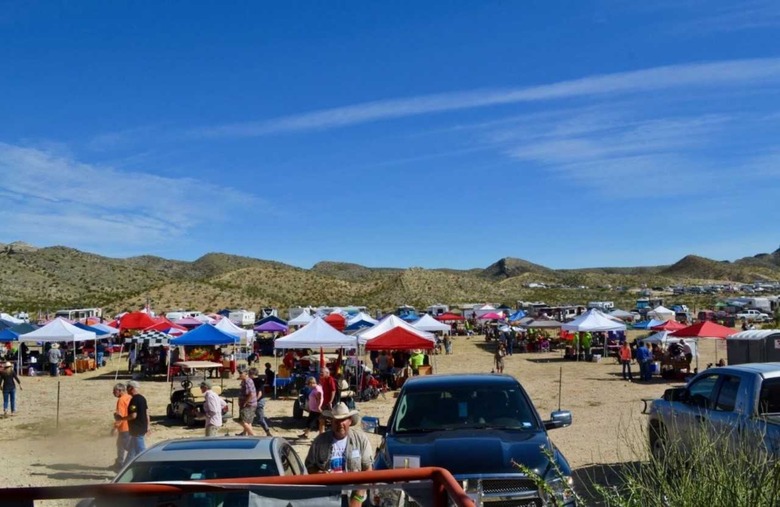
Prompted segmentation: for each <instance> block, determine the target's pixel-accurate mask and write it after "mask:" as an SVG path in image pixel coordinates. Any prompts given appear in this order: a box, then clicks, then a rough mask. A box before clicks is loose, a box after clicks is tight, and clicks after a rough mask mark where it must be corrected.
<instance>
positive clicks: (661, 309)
mask: <svg viewBox="0 0 780 507" xmlns="http://www.w3.org/2000/svg"><path fill="white" fill-rule="evenodd" d="M647 316H648V317H650V318H651V319H655V320H664V321H665V320H674V310H670V309H668V308H666V307H665V306H656V307H655V308H653V309H652V310H650V311H649V312H647Z"/></svg>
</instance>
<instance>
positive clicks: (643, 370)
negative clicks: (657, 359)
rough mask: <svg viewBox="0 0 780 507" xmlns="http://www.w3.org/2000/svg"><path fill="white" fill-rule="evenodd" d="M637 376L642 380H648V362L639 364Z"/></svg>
mask: <svg viewBox="0 0 780 507" xmlns="http://www.w3.org/2000/svg"><path fill="white" fill-rule="evenodd" d="M639 376H640V377H641V378H642V380H650V361H642V362H641V363H639Z"/></svg>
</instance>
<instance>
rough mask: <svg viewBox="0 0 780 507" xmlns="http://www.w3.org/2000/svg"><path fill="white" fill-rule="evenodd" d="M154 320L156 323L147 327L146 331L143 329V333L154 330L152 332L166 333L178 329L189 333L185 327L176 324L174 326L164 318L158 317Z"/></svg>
mask: <svg viewBox="0 0 780 507" xmlns="http://www.w3.org/2000/svg"><path fill="white" fill-rule="evenodd" d="M154 320H155V321H156V323H155V324H153V325H151V326H149V327H147V328H146V329H144V331H151V330H154V331H163V332H167V331H168V330H169V329H178V330H180V331H189V329H187V328H186V327H184V326H180V325H178V324H174V323H173V322H171V321H170V320H168V319H166V318H165V317H158V318H156V319H154Z"/></svg>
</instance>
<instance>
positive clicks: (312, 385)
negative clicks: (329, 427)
mask: <svg viewBox="0 0 780 507" xmlns="http://www.w3.org/2000/svg"><path fill="white" fill-rule="evenodd" d="M306 386H307V387H308V388H309V416H308V417H307V418H306V428H305V429H304V430H303V433H301V434H300V438H309V431H311V430H316V429H319V427H320V426H319V421H320V416H321V415H322V386H321V385H320V384H318V383H317V379H315V378H314V377H309V378H307V379H306Z"/></svg>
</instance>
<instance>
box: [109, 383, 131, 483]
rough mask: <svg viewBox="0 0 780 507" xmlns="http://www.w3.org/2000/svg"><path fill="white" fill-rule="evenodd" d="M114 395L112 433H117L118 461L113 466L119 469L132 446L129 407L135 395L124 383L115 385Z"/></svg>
mask: <svg viewBox="0 0 780 507" xmlns="http://www.w3.org/2000/svg"><path fill="white" fill-rule="evenodd" d="M114 396H115V397H116V399H117V400H116V410H115V411H114V426H113V428H111V434H112V435H114V434H116V461H115V462H114V465H113V467H112V468H113V469H114V470H119V468H121V467H122V465H124V463H125V460H126V456H127V452H128V448H129V447H130V431H129V430H130V428H129V426H128V423H127V409H128V407H129V406H130V400H131V399H132V398H133V397H132V396H130V395H129V394H128V393H127V388H126V387H125V385H124V384H122V383H119V384H116V385H114Z"/></svg>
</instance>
